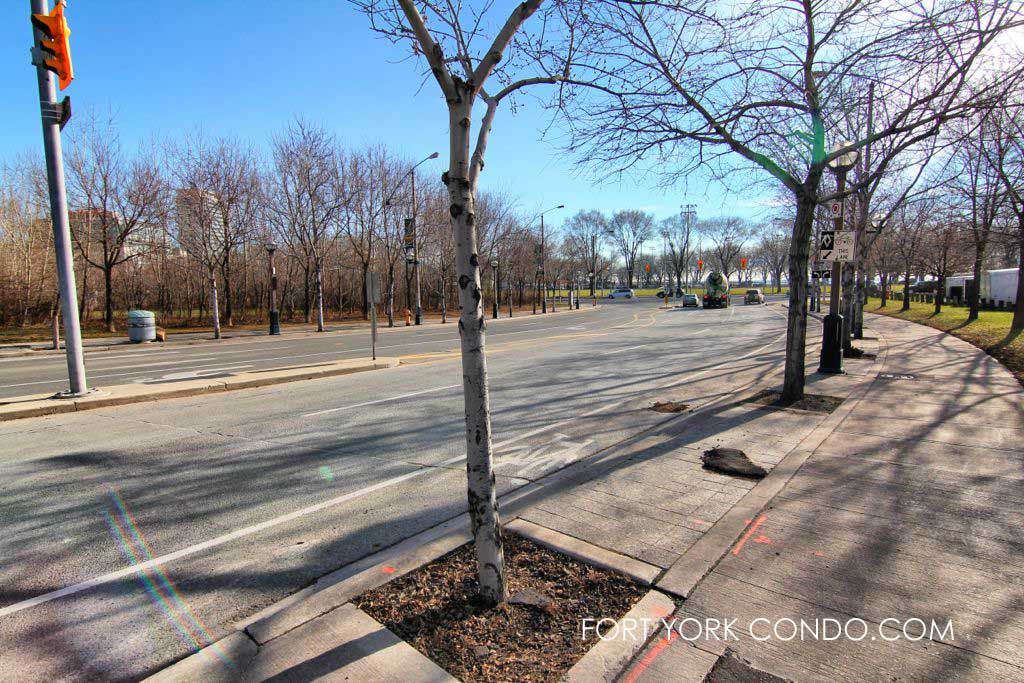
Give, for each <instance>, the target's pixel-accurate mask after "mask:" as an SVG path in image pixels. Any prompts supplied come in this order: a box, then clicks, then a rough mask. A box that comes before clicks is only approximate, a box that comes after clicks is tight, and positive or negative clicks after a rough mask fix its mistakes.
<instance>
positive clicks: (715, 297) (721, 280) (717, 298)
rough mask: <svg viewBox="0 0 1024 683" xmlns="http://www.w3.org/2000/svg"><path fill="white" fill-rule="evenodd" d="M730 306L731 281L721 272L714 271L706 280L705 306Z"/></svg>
mask: <svg viewBox="0 0 1024 683" xmlns="http://www.w3.org/2000/svg"><path fill="white" fill-rule="evenodd" d="M728 306H729V281H728V280H727V279H725V276H724V275H722V274H721V273H719V272H712V273H711V274H710V275H708V279H707V280H705V281H704V308H727V307H728Z"/></svg>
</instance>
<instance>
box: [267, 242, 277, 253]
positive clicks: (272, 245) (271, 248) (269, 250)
mask: <svg viewBox="0 0 1024 683" xmlns="http://www.w3.org/2000/svg"><path fill="white" fill-rule="evenodd" d="M275 251H277V244H275V243H274V242H267V253H268V254H273V253H274V252H275Z"/></svg>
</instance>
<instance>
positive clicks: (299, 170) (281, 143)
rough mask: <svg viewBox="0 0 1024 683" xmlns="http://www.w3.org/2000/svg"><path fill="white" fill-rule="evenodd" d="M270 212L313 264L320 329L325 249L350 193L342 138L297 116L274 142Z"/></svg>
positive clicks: (320, 326) (319, 329) (281, 231)
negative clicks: (339, 140)
mask: <svg viewBox="0 0 1024 683" xmlns="http://www.w3.org/2000/svg"><path fill="white" fill-rule="evenodd" d="M273 159H274V173H273V175H272V176H271V179H270V187H269V188H268V200H269V201H268V202H267V214H268V216H269V217H270V220H271V222H272V224H273V225H274V226H275V228H276V229H277V232H278V234H280V235H282V236H283V237H284V238H285V240H286V241H288V242H289V243H291V244H295V245H297V246H298V248H299V249H301V251H302V253H303V256H304V257H305V260H306V262H307V263H312V264H313V276H314V286H315V297H316V304H315V305H316V329H317V332H323V331H324V283H323V268H324V255H325V250H326V249H327V248H328V247H329V246H330V244H331V242H332V241H333V239H334V237H335V236H336V235H337V230H338V221H339V218H340V215H341V212H342V210H343V209H344V207H345V204H346V201H347V197H346V193H345V188H344V186H343V178H344V175H343V174H342V173H341V172H340V168H341V167H342V166H343V163H344V162H343V160H342V159H341V155H340V152H339V151H338V145H337V142H336V141H335V140H334V139H333V137H331V136H330V135H329V134H328V133H327V132H326V131H325V130H324V129H323V128H322V127H320V126H314V125H310V124H308V123H305V122H303V121H300V120H296V121H295V122H293V123H292V124H291V125H289V126H288V128H287V129H286V130H285V132H284V133H283V134H282V135H280V136H278V137H277V138H275V139H274V141H273Z"/></svg>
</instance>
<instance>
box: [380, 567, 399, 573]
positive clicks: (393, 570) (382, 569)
mask: <svg viewBox="0 0 1024 683" xmlns="http://www.w3.org/2000/svg"><path fill="white" fill-rule="evenodd" d="M380 570H381V571H382V572H384V573H385V574H394V573H395V571H396V569H395V568H394V567H389V566H388V565H384V566H383V567H381V568H380Z"/></svg>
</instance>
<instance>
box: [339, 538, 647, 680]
mask: <svg viewBox="0 0 1024 683" xmlns="http://www.w3.org/2000/svg"><path fill="white" fill-rule="evenodd" d="M505 565H506V572H507V577H508V584H509V595H510V596H514V595H516V594H519V595H521V596H523V597H525V598H527V600H526V601H527V602H534V603H540V604H511V603H503V604H500V605H496V606H492V605H488V604H487V603H485V602H484V601H482V600H481V599H480V598H479V593H478V591H477V585H476V580H477V579H476V558H475V555H474V553H473V547H472V544H467V545H464V546H462V547H461V548H459V549H457V550H454V551H452V552H451V553H449V554H448V555H445V556H444V557H441V558H439V559H437V560H435V561H434V562H432V563H430V564H428V565H425V566H423V567H421V568H419V569H417V570H416V571H414V572H411V573H410V574H407V575H406V576H403V577H401V578H398V579H395V580H394V581H391V582H389V583H387V584H385V585H383V586H381V587H380V588H377V589H375V590H373V591H370V592H368V593H365V594H364V595H362V596H361V597H360V598H359V599H358V600H357V601H356V604H357V605H358V606H359V608H360V609H362V610H363V611H365V612H366V613H367V614H369V615H370V616H372V617H373V618H374V619H376V620H377V621H379V622H381V623H382V624H384V625H385V626H387V627H388V628H389V629H391V631H393V632H394V633H395V634H396V635H398V637H400V638H402V639H403V640H405V641H406V642H408V643H409V644H411V645H412V646H413V647H415V648H416V649H417V650H419V651H420V652H422V653H423V654H425V655H426V656H428V657H430V658H431V659H432V660H434V662H436V663H437V664H438V665H439V666H440V667H441V668H443V669H445V670H446V671H448V673H450V674H452V675H453V676H456V677H457V678H460V679H462V680H463V681H511V680H515V681H557V680H559V678H561V676H562V675H563V674H564V673H565V672H566V671H568V670H569V668H570V667H572V665H573V664H575V663H576V662H577V661H578V660H579V659H580V658H581V657H582V656H583V654H584V653H585V652H586V651H587V650H588V649H590V648H591V647H593V645H594V644H595V643H596V642H597V637H596V636H595V635H594V634H593V632H592V631H588V637H587V638H586V639H584V638H583V637H582V623H583V619H584V618H585V617H590V618H592V619H595V620H596V619H603V618H606V617H607V618H611V619H615V620H618V619H619V618H621V617H622V616H623V615H625V614H626V612H628V611H629V609H630V608H631V607H632V606H633V605H634V604H635V603H636V602H637V601H638V600H639V599H640V598H641V597H642V596H643V595H644V593H645V592H646V588H645V587H643V586H641V585H639V584H637V583H635V582H634V581H632V580H631V579H629V578H627V577H625V576H623V575H621V574H616V573H613V572H609V571H605V570H603V569H597V568H595V567H592V566H590V565H587V564H584V563H583V562H579V561H577V560H574V559H572V558H570V557H567V556H565V555H562V554H560V553H556V552H554V551H551V550H548V549H547V548H544V547H542V546H539V545H537V544H536V543H533V542H531V541H528V540H526V539H524V538H522V537H520V536H516V535H513V534H507V535H506V536H505ZM538 594H539V595H538ZM537 597H546V598H550V604H544V603H545V602H546V601H544V600H536V599H535V598H537Z"/></svg>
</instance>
